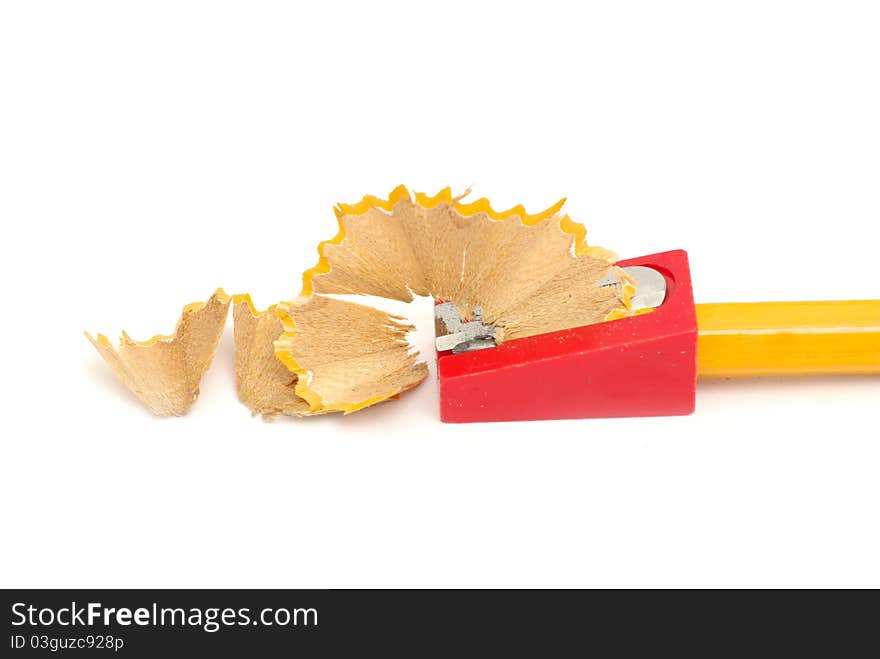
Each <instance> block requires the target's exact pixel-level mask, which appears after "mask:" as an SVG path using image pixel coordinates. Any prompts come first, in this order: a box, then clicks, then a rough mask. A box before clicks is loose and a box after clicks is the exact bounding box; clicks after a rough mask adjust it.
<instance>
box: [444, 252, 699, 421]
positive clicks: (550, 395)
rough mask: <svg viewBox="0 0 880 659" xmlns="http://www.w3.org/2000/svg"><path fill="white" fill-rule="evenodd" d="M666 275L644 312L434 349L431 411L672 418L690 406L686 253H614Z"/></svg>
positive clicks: (499, 417)
mask: <svg viewBox="0 0 880 659" xmlns="http://www.w3.org/2000/svg"><path fill="white" fill-rule="evenodd" d="M617 265H619V266H633V265H640V266H647V267H649V268H653V269H655V270H657V271H658V272H660V273H661V274H662V275H663V276H664V278H665V279H666V287H667V289H666V299H665V300H664V302H663V304H662V305H660V306H659V307H657V308H655V309H654V310H653V311H652V312H650V313H646V314H642V315H639V316H632V317H629V318H621V319H619V320H612V321H608V322H604V323H597V324H595V325H586V326H583V327H576V328H573V329H567V330H562V331H559V332H551V333H549V334H541V335H539V336H530V337H526V338H523V339H514V340H511V341H506V342H504V343H502V344H501V345H500V346H497V347H494V348H488V349H485V350H476V351H472V352H464V353H460V354H453V353H452V352H451V351H444V352H438V353H437V374H438V378H439V381H440V418H441V419H442V420H443V421H445V422H448V423H468V422H479V421H529V420H537V419H587V418H608V417H636V416H679V415H685V414H690V413H692V412H693V411H694V404H695V394H696V378H697V318H696V312H695V310H694V296H693V289H692V286H691V276H690V268H689V266H688V257H687V252H685V251H684V250H674V251H671V252H661V253H659V254H651V255H649V256H642V257H638V258H633V259H628V260H625V261H619V262H618V263H617Z"/></svg>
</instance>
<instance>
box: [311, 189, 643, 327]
mask: <svg viewBox="0 0 880 659" xmlns="http://www.w3.org/2000/svg"><path fill="white" fill-rule="evenodd" d="M563 203H564V200H562V201H560V202H558V203H557V204H555V205H554V206H551V207H550V208H548V209H547V210H546V211H543V212H542V213H538V214H536V215H529V214H528V213H526V212H525V210H524V209H523V208H522V206H516V207H514V208H511V209H510V210H507V211H500V212H499V211H495V210H494V209H492V207H491V205H490V204H489V202H488V201H487V200H486V199H480V200H478V201H476V202H473V203H470V204H465V203H462V201H460V199H457V198H453V197H452V193H451V191H450V189H449V188H447V189H445V190H442V191H441V192H440V193H438V194H437V195H435V196H434V197H428V196H426V195H423V194H421V193H416V194H415V197H414V198H413V197H412V196H411V195H410V193H409V191H408V190H407V189H406V188H404V187H403V186H400V187H398V188H396V189H395V190H394V191H393V192H392V193H391V194H390V195H389V197H388V199H387V200H382V199H378V198H376V197H371V196H367V197H364V199H363V200H361V202H359V203H357V204H353V205H346V204H340V205H338V206H337V208H336V215H337V219H338V222H339V233H338V234H337V236H336V237H335V238H333V239H331V240H328V241H325V242H323V243H321V245H320V246H319V250H318V251H319V255H320V260H319V262H318V264H317V265H316V266H315V267H313V268H311V269H310V270H308V271H306V273H305V274H304V276H303V293H302V295H303V296H305V297H308V296H310V295H312V294H313V293H323V294H339V293H348V294H351V293H354V294H361V295H375V296H380V297H385V298H390V299H395V300H402V301H407V302H408V301H410V300H412V299H413V296H414V295H420V296H431V297H433V298H435V299H440V300H444V301H450V302H454V303H455V304H456V306H457V307H458V308H459V309H460V310H461V312H462V315H463V317H469V316H471V315H472V314H473V312H474V309H476V308H480V309H481V310H482V316H483V319H484V321H485V322H486V323H487V324H490V325H493V326H495V327H496V328H497V329H498V334H497V336H498V338H499V340H510V339H514V338H522V337H526V336H532V335H535V334H543V333H546V332H552V331H556V330H560V329H567V328H571V327H578V326H582V325H588V324H592V323H596V322H600V321H603V320H605V319H608V318H610V317H620V316H622V315H626V314H627V301H628V298H627V295H628V294H629V295H631V290H632V289H631V286H627V283H628V282H627V279H626V276H625V275H624V274H623V272H622V271H621V270H620V269H619V268H615V267H614V266H613V265H612V264H613V262H614V261H615V260H616V256H615V255H614V254H613V253H612V252H610V251H608V250H605V249H602V248H599V247H592V246H588V245H587V244H586V240H585V236H586V230H585V229H584V227H583V226H582V225H580V224H577V223H575V222H573V221H572V220H571V218H569V217H568V216H567V215H563V214H562V213H561V212H560V211H561V208H562V205H563ZM609 276H612V277H615V278H617V279H618V281H619V282H620V283H621V286H605V287H600V286H598V282H599V281H600V280H602V279H605V278H607V277H609Z"/></svg>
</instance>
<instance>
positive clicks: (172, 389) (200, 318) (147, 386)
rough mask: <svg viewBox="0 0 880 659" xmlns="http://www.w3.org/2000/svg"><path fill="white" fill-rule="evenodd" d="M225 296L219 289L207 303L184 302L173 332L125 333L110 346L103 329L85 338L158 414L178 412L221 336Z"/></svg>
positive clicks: (194, 392) (189, 400)
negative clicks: (135, 336)
mask: <svg viewBox="0 0 880 659" xmlns="http://www.w3.org/2000/svg"><path fill="white" fill-rule="evenodd" d="M229 303H230V298H229V296H228V295H226V293H225V292H224V291H223V289H217V291H216V292H215V293H214V294H213V295H212V296H211V297H210V299H208V301H207V302H196V303H193V304H189V305H187V306H186V307H184V309H183V312H182V313H181V316H180V320H179V321H178V322H177V326H176V328H175V330H174V333H173V334H171V335H156V336H154V337H153V338H151V339H149V340H147V341H134V340H132V339H131V337H129V336H128V334H126V333H125V332H123V333H122V337H121V338H120V340H119V347H118V348H114V347H113V346H112V345H111V343H110V341H109V340H108V339H107V337H106V336H104V335H103V334H98V337H97V339H95V338H93V337H92V336H91V335H90V334H89V333H88V332H86V333H85V335H86V337H87V338H88V339H89V341H91V343H92V345H94V346H95V348H96V349H97V351H98V353H99V354H100V355H101V357H103V359H104V361H105V362H107V365H108V366H110V368H111V369H112V370H113V372H114V373H116V375H117V376H118V377H119V379H120V380H122V382H123V383H124V384H125V386H126V387H128V388H129V390H131V392H132V393H134V395H135V396H137V397H138V398H139V399H141V400H142V401H143V402H144V403H145V404H146V405H147V407H149V408H150V410H151V411H152V412H153V413H154V414H157V415H159V416H181V415H183V414H186V413H187V412H188V411H189V409H190V407H192V405H193V403H194V402H195V400H196V398H197V397H198V395H199V383H200V381H201V379H202V375H203V374H204V373H205V371H206V370H208V367H209V366H210V365H211V362H212V360H213V359H214V353H215V352H216V351H217V346H218V344H219V343H220V338H221V336H222V335H223V328H224V326H225V325H226V316H227V313H228V310H229Z"/></svg>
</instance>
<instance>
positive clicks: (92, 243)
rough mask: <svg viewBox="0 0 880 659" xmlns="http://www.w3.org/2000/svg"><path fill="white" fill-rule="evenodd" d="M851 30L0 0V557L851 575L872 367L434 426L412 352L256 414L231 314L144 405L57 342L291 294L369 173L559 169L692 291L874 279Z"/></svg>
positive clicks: (230, 578) (512, 181)
mask: <svg viewBox="0 0 880 659" xmlns="http://www.w3.org/2000/svg"><path fill="white" fill-rule="evenodd" d="M878 34H880V9H878V7H877V5H876V3H869V2H866V3H852V2H839V1H836V2H825V3H817V2H766V1H764V2H743V1H738V2H727V3H718V2H714V3H707V2H674V3H673V2H664V3H653V2H645V3H635V2H615V3H611V2H609V3H601V4H598V5H586V4H585V3H554V2H548V1H546V0H544V1H542V2H530V3H514V2H503V3H502V2H500V3H496V4H489V3H477V2H463V3H455V2H443V3H435V4H433V5H431V6H429V5H424V4H418V3H400V4H399V5H392V4H387V3H380V2H365V3H352V4H350V5H346V4H340V3H331V2H315V3H308V4H306V3H303V4H301V5H297V4H295V3H277V4H274V3H260V2H247V3H245V2H241V3H228V2H209V3H207V2H206V3H184V2H151V3H125V2H76V3H73V2H58V3H48V2H36V1H35V2H26V3H25V2H21V3H11V2H10V3H3V5H2V9H0V95H2V96H0V225H2V235H3V239H2V254H3V257H2V266H0V267H2V282H3V298H4V303H3V319H2V330H0V331H2V343H0V345H2V351H3V362H2V365H3V370H2V373H3V377H2V386H3V391H2V395H3V408H2V409H3V416H2V430H0V435H2V439H0V442H2V462H0V507H2V519H0V523H2V526H0V528H2V531H0V533H2V541H0V554H2V560H0V585H2V586H93V587H99V586H101V587H114V586H118V587H123V586H125V587H134V586H155V587H160V586H168V587H190V586H192V587H195V586H216V587H221V586H252V587H341V586H874V587H877V586H880V561H878V556H880V530H878V497H880V477H878V473H880V472H878V466H880V430H878V427H880V426H878V422H877V418H878V417H877V410H878V402H880V379H878V378H876V377H845V378H832V379H819V378H806V379H793V380H782V379H771V380H763V381H740V382H725V381H719V382H712V383H701V384H700V385H699V391H698V400H697V412H696V414H694V415H693V416H691V417H685V418H661V419H622V420H582V421H558V422H534V423H518V424H492V425H464V426H460V425H459V426H456V425H444V424H441V423H440V421H439V420H438V412H437V391H436V384H435V382H434V378H433V370H432V376H431V378H429V380H428V381H427V382H426V383H425V384H423V385H422V386H421V387H420V388H419V389H417V390H416V391H414V392H411V393H409V394H407V395H405V396H404V397H403V398H402V399H401V400H400V401H397V402H390V403H386V404H383V405H380V406H377V407H375V408H372V409H369V410H367V411H365V412H362V413H359V414H356V415H354V416H351V417H347V418H341V417H334V418H320V419H312V420H305V421H296V420H290V419H282V420H278V421H275V422H271V423H268V422H264V421H262V420H260V419H259V418H251V416H250V413H249V412H248V410H247V409H246V408H245V407H244V406H242V405H241V404H239V403H238V401H237V400H236V397H235V391H234V373H233V368H232V341H231V338H232V337H231V334H232V327H231V322H230V324H229V326H228V327H227V333H226V336H225V338H224V340H223V343H222V344H221V347H220V350H219V352H218V355H217V358H216V360H215V363H214V365H213V367H212V368H211V369H210V370H209V371H208V373H207V374H206V376H205V378H204V380H203V382H202V395H201V398H200V399H199V401H198V403H197V404H196V406H195V407H194V408H193V410H192V412H191V413H190V415H189V416H187V417H185V418H180V419H156V418H153V417H152V416H150V414H149V413H148V412H147V411H146V410H145V409H144V408H143V407H142V406H141V405H140V403H139V402H137V401H136V400H135V399H134V398H133V397H132V396H131V395H130V394H129V393H128V392H127V390H125V389H124V388H123V387H122V386H121V385H120V384H118V383H117V382H116V380H115V379H114V377H113V375H112V373H111V372H110V371H109V369H108V368H107V367H106V366H105V365H104V364H103V362H102V361H101V360H100V358H99V357H98V355H97V353H96V352H95V351H94V350H93V349H92V347H91V346H90V345H89V344H88V343H87V342H86V340H85V339H84V338H83V336H82V331H83V330H84V329H88V330H90V331H92V332H96V331H102V332H104V333H106V334H108V335H109V336H110V337H111V338H113V339H115V337H116V336H117V335H118V333H119V330H121V329H123V328H124V329H126V330H128V331H129V333H131V334H132V336H133V337H135V338H146V337H148V336H150V335H152V334H154V333H156V332H169V331H170V330H171V329H172V328H173V326H174V323H175V321H176V319H177V317H178V315H179V312H180V308H181V307H182V306H183V305H184V304H185V303H187V302H191V301H195V300H202V299H205V298H206V297H207V296H208V295H210V293H211V292H212V291H213V290H214V288H215V287H217V286H224V287H225V288H226V290H227V291H229V292H243V291H248V292H250V293H252V294H253V296H254V299H255V301H256V303H257V304H258V306H260V307H265V306H267V305H268V304H271V303H273V302H275V301H277V300H279V299H285V298H289V297H291V296H292V295H294V294H296V293H298V292H299V287H300V281H299V278H300V274H301V272H302V271H303V270H304V269H305V268H306V267H308V266H310V265H312V264H313V263H314V261H315V260H316V252H315V247H316V245H317V243H318V241H319V240H321V239H324V238H328V237H330V236H332V235H333V234H334V233H335V220H334V217H333V212H332V206H333V204H334V203H335V202H337V201H356V200H357V199H359V198H360V197H361V195H362V194H364V193H373V194H385V193H387V192H388V191H390V190H391V189H392V188H393V187H394V186H395V185H397V184H399V183H406V184H407V185H409V186H410V187H411V188H414V189H417V190H424V191H426V192H435V191H436V190H438V189H439V188H441V187H443V186H445V185H451V186H453V189H454V190H456V191H462V190H463V189H464V188H466V187H467V186H468V185H471V184H473V186H474V193H475V195H479V196H482V195H485V196H488V197H489V198H490V199H491V200H492V202H493V204H494V205H495V206H496V207H507V206H510V205H513V204H515V203H518V202H522V203H524V204H526V206H527V208H529V209H530V210H539V209H542V208H544V207H546V206H549V205H550V204H552V203H553V202H555V201H556V200H557V199H558V198H560V197H562V196H567V197H568V198H569V202H568V204H567V210H568V212H569V213H570V214H571V215H572V217H573V218H574V219H576V220H579V221H582V222H584V223H585V224H586V225H587V227H588V229H589V231H590V233H589V240H590V242H592V243H595V244H600V245H603V246H607V247H609V248H612V249H615V250H616V251H617V252H618V253H619V254H620V255H621V257H630V256H637V255H640V254H646V253H651V252H655V251H661V250H666V249H673V248H685V249H687V250H688V251H689V252H690V255H691V263H692V269H693V277H694V282H695V293H696V297H697V300H698V301H703V302H708V301H748V300H781V299H792V300H796V299H823V298H827V299H834V298H839V299H845V298H876V297H880V283H878V282H880V279H878V257H877V253H878V251H877V250H878V240H880V229H878V225H880V194H878V181H880V38H878ZM406 313H407V315H408V316H409V317H410V318H411V319H413V320H414V321H415V322H416V323H417V324H419V325H420V327H421V329H422V330H423V331H422V332H420V333H419V334H418V336H416V337H415V339H414V340H415V341H416V343H417V344H418V345H419V347H420V348H421V349H422V350H423V353H424V354H426V355H427V356H428V358H429V361H430V362H431V368H432V369H433V354H432V352H431V349H430V345H431V336H430V332H431V305H430V303H429V302H427V301H425V300H420V301H418V302H417V303H414V304H413V305H411V308H408V309H406ZM638 386H639V383H638V382H633V387H638Z"/></svg>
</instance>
